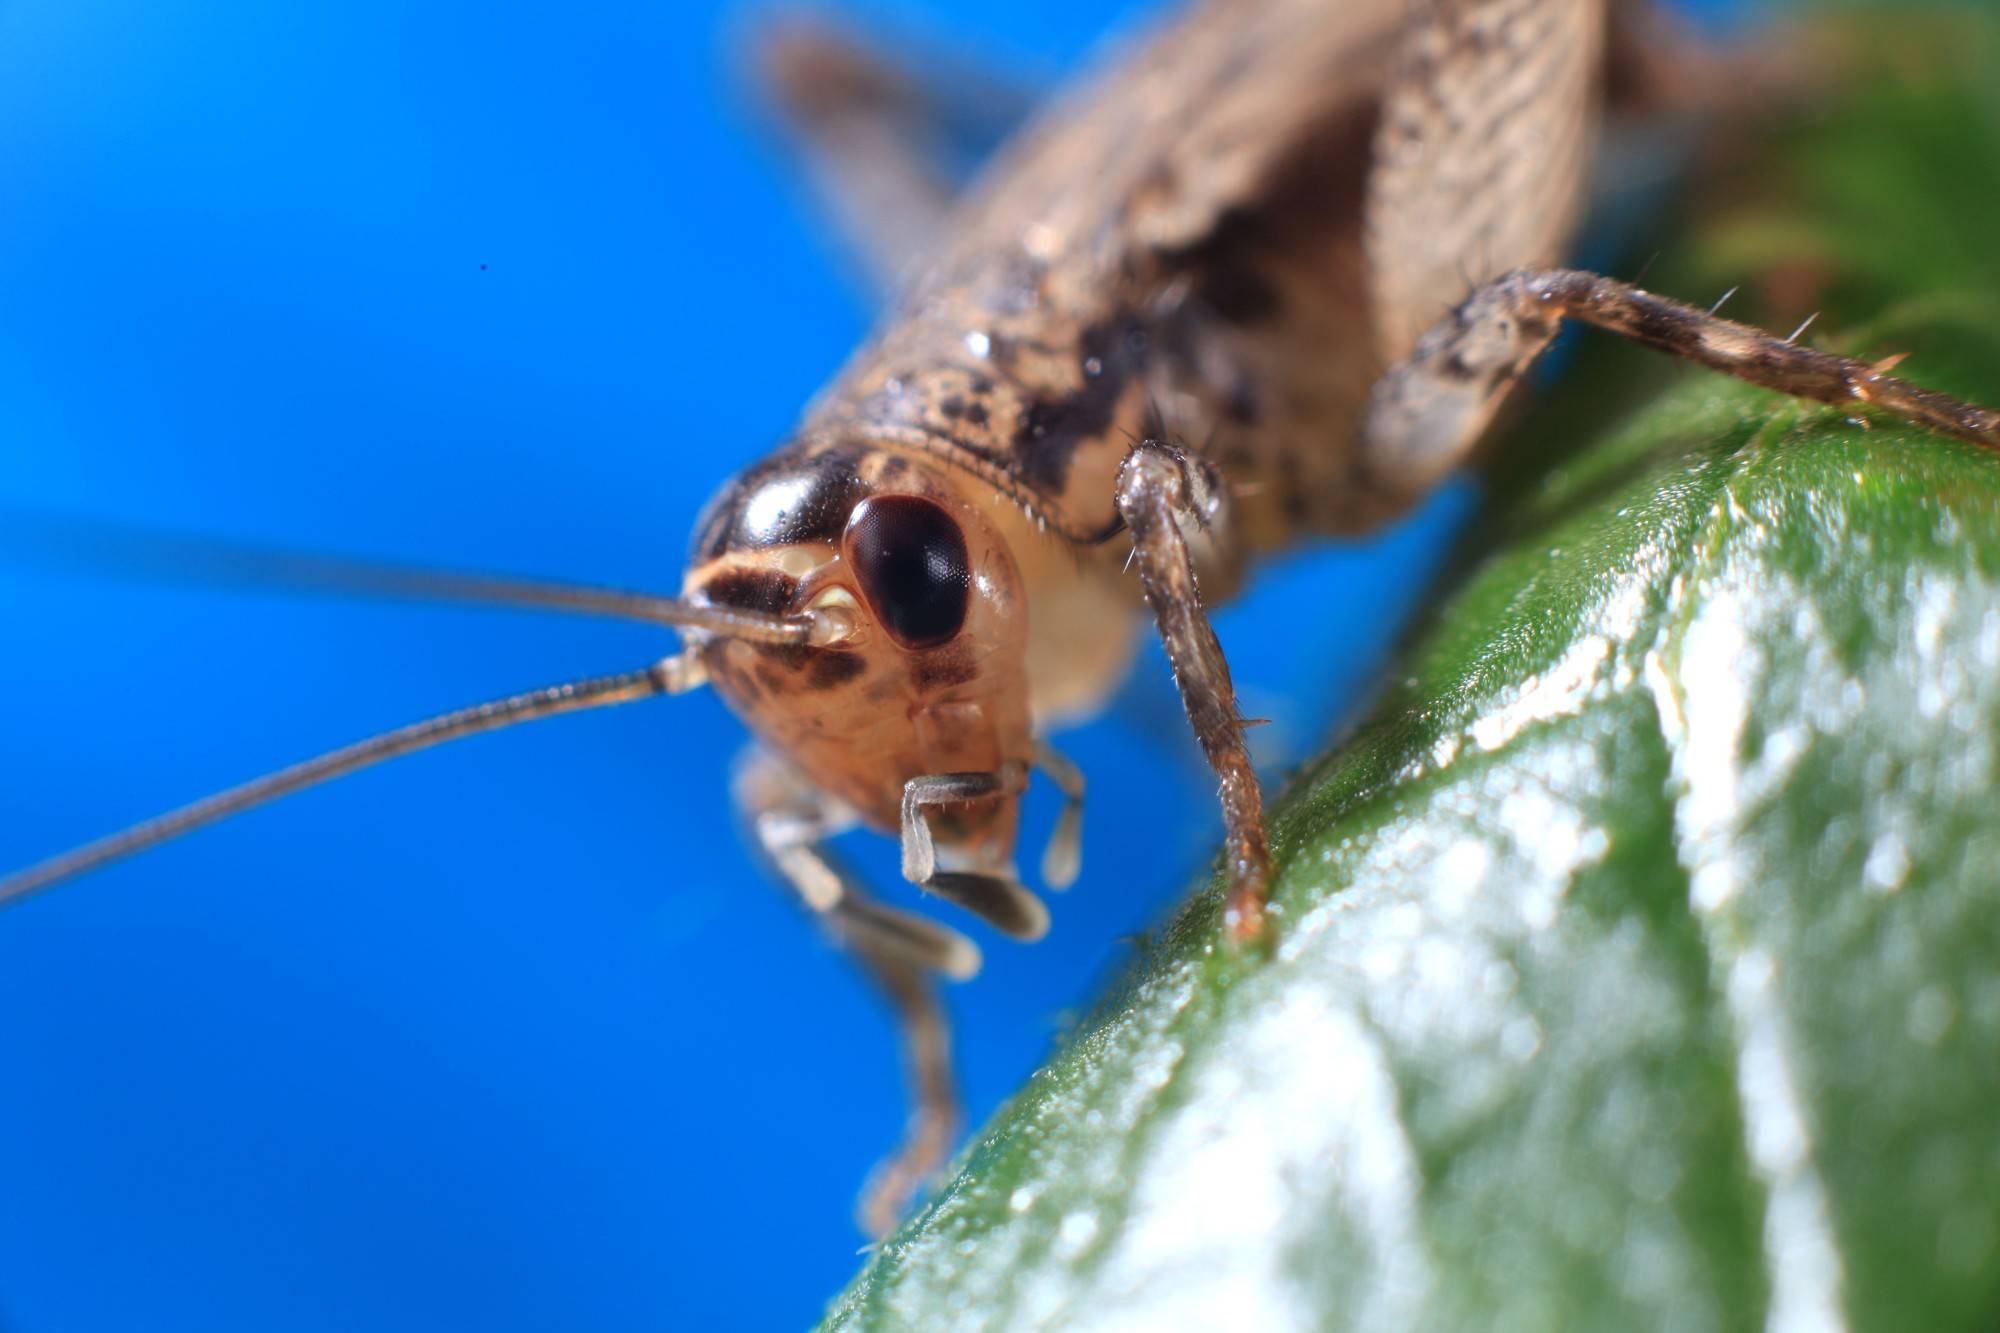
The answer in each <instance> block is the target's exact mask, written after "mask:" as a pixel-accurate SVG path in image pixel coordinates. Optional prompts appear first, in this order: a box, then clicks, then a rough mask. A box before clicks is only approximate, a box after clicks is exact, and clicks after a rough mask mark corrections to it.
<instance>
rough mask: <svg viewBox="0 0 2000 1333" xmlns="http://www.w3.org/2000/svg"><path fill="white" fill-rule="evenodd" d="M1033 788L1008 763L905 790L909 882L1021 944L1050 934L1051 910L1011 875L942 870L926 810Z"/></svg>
mask: <svg viewBox="0 0 2000 1333" xmlns="http://www.w3.org/2000/svg"><path fill="white" fill-rule="evenodd" d="M1027 784H1028V772H1027V768H1026V766H1025V765H1023V764H1020V763H1018V762H1012V761H1010V762H1008V763H1006V764H1003V765H1001V767H1000V769H999V771H997V772H993V773H978V772H973V773H929V774H925V775H923V776H921V777H914V778H911V779H910V780H909V781H908V782H907V783H905V784H904V785H903V819H902V823H903V829H902V845H903V878H905V879H907V880H909V881H910V882H911V883H912V884H916V885H918V886H920V887H921V888H924V889H927V890H929V891H930V892H932V893H935V894H936V895H937V896H938V897H940V898H943V899H944V900H945V901H947V902H950V903H956V904H957V905H958V906H960V907H963V908H965V909H966V910H967V911H970V912H973V913H976V914H977V915H979V916H980V917H982V918H984V919H985V920H986V921H987V922H988V923H990V924H991V925H992V926H993V927H994V928H995V929H997V930H1000V931H1003V932H1004V933H1006V934H1008V935H1011V936H1013V937H1014V938H1015V939H1017V940H1023V941H1033V940H1038V939H1040V938H1041V937H1042V936H1044V935H1046V934H1047V933H1048V930H1049V912H1048V908H1047V907H1045V906H1043V904H1042V901H1041V899H1039V898H1037V897H1035V895H1034V894H1032V893H1030V892H1029V891H1028V890H1027V889H1025V888H1023V887H1022V886H1021V885H1020V884H1017V883H1015V882H1014V879H1013V878H1012V875H1011V873H1010V874H996V873H993V872H992V871H990V870H978V869H975V870H966V869H951V870H940V869H939V868H938V857H937V845H936V843H935V842H934V841H933V840H932V837H931V829H930V823H929V821H928V820H927V819H926V818H925V815H924V811H925V810H926V809H927V808H929V807H931V806H937V805H956V804H959V803H961V802H964V801H981V800H990V799H993V798H995V797H1005V796H1015V795H1018V794H1019V793H1020V792H1021V791H1022V790H1023V789H1024V788H1025V787H1026V786H1027Z"/></svg>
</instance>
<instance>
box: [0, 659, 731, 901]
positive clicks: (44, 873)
mask: <svg viewBox="0 0 2000 1333" xmlns="http://www.w3.org/2000/svg"><path fill="white" fill-rule="evenodd" d="M701 682H702V673H701V668H700V665H699V663H698V662H697V660H696V659H695V658H694V657H693V655H692V654H691V653H684V654H681V655H679V656H676V657H669V658H666V659H665V660H663V661H660V662H656V663H654V664H653V665H652V666H649V667H646V668H645V669H643V670H640V671H626V672H622V673H620V674H618V675H615V676H595V677H591V678H588V679H585V680H573V681H568V682H565V683H564V684H561V685H551V686H548V687H546V688H544V689H539V690H530V691H528V692H527V693H525V694H514V695H509V696H508V697H506V698H504V699H494V700H492V701H490V702H487V703H483V704H474V705H473V706H472V707H470V708H460V709H456V710H454V711H452V712H449V713H441V714H439V715H438V716H436V717H432V718H426V719H425V720H423V721H422V722H413V723H411V724H410V725H408V726H405V727H398V728H397V729H396V730H394V731H385V732H382V733H381V734H380V735H376V736H370V737H369V738H368V739H367V740H364V741H357V742H355V743H354V744H352V745H347V746H343V747H341V748H340V749H338V750H333V751H330V752H328V753H326V754H323V755H320V756H319V757H318V758H315V759H308V760H306V761H305V762H304V763H299V764H293V765H292V766H291V767H289V768H281V769H279V770H278V771H277V772H275V773H267V774H265V775H264V776H263V777H261V778H256V779H253V780H252V781H249V782H246V783H243V784H242V785H241V786H237V787H231V788H229V789H228V790H227V791H221V792H217V793H216V794H215V795H213V796H207V797H203V798H202V799H201V800H199V801H196V802H194V803H193V804H191V805H184V806H182V807H181V808H180V809H178V810H173V811H169V812H168V813H167V814H164V815H160V816H159V817H157V818H154V819H149V820H146V821H145V822H144V823H141V824H134V825H132V826H131V827H130V828H127V829H125V830H123V831H121V832H118V833H114V834H112V835H111V836H110V837H107V838H99V839H98V840H97V841H96V842H92V843H86V844H84V845H83V846H81V847H78V848H76V849H75V850H74V851H68V852H64V853H62V854H61V855H59V856H52V857H50V858H49V859H48V860H46V861H43V862H41V863H40V864H38V865H33V866H30V867H28V868H27V869H26V870H23V871H20V872H19V873H17V874H13V875H9V876H7V877H6V878H4V879H0V907H4V906H6V905H8V904H10V903H14V902H18V901H20V900H21V899H22V898H25V897H27V896H28V895H29V894H31V893H34V892H36V891H37V890H39V889H46V888H48V887H49V886H50V885H52V884H56V883H58V882H60V881H62V880H66V879H71V878H74V877H75V876H77V875H81V874H84V873H86V872H87V871H91V870H95V869H97V868H98V867H99V866H102V865H105V864H107V863H108V862H111V861H116V860H118V859H119V858H121V857H126V856H130V855H132V854H133V853H134V852H142V851H145V850H146V849H147V848H149V847H157V846H158V845H159V844H161V843H163V842H166V841H167V840H168V839H170V838H178V837H179V836H180V835H181V834H183V833H190V832H192V831H194V830H195V829H198V828H202V827H204V826H205V825H208V824H213V823H215V822H216V821H217V820H221V819H227V818H228V817H229V816H231V815H235V814H241V813H242V812H243V811H245V810H248V809H250V808H252V807H253V806H259V805H262V804H264V803H265V802H266V801H275V800H277V799H278V798H279V797H281V796H289V795H291V794H292V793H293V792H296V791H302V790H304V789H305V788H307V787H312V786H317V785H318V784H319V783H322V782H329V781H331V780H332V779H334V778H338V777H344V776H346V775H347V774H349V773H352V772H354V771H355V770H357V769H362V768H367V767H368V766H370V765H371V764H379V763H381V762H383V761H384V760H386V759H395V758H398V757H400V756H402V755H406V754H411V753H413V752H415V751H417V750H422V749H427V748H429V747H430V746H433V745H441V744H443V743H444V742H446V741H455V740H460V739H462V738H464V737H466V736H477V735H479V734H480V733H481V732H487V731H498V730H499V729H500V728H502V727H511V726H513V725H515V724H516V723H519V722H533V721H536V720H538V719H540V718H545V717H555V716H557V715H559V714H562V713H578V712H582V711H583V710H585V709H589V708H606V707H609V706H610V705H612V704H624V703H632V702H635V701H637V700H640V699H648V698H651V697H652V696H654V695H657V694H678V693H680V692H681V691H683V690H688V689H692V688H694V687H695V686H696V685H699V684H701Z"/></svg>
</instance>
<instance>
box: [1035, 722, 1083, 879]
mask: <svg viewBox="0 0 2000 1333" xmlns="http://www.w3.org/2000/svg"><path fill="white" fill-rule="evenodd" d="M1035 767H1036V768H1039V769H1041V770H1042V772H1044V773H1046V774H1048V777H1049V781H1051V782H1053V783H1055V784H1056V790H1057V791H1060V792H1061V793H1062V794H1063V808H1062V814H1060V815H1058V816H1057V817H1056V827H1055V832H1053V833H1051V834H1050V835H1049V845H1048V846H1047V847H1046V848H1044V849H1043V851H1042V883H1044V884H1046V885H1048V886H1049V887H1050V888H1052V889H1066V888H1068V887H1069V886H1070V885H1072V884H1074V883H1076V877H1077V875H1078V874H1079V873H1081V871H1082V870H1083V770H1082V769H1080V768H1078V767H1077V766H1076V765H1075V764H1073V763H1071V762H1070V761H1069V760H1068V759H1067V758H1066V757H1064V756H1063V754H1062V753H1061V752H1060V751H1058V750H1056V749H1055V747H1053V746H1051V745H1050V744H1049V743H1048V742H1047V741H1042V740H1038V741H1036V742H1035Z"/></svg>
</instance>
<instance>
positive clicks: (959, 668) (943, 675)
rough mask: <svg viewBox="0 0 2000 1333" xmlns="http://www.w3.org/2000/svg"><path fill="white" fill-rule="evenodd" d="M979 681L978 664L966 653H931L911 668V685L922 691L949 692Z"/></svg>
mask: <svg viewBox="0 0 2000 1333" xmlns="http://www.w3.org/2000/svg"><path fill="white" fill-rule="evenodd" d="M978 679H979V666H978V664H977V663H975V662H974V661H973V660H972V658H971V657H970V656H969V655H967V654H964V653H931V654H929V655H927V656H925V657H922V658H919V659H918V660H917V661H916V662H915V663H914V664H913V665H912V666H911V667H910V683H911V684H913V685H915V686H916V687H917V688H918V689H920V690H948V689H951V688H953V687H955V686H959V685H970V684H971V683H972V682H973V681H975V680H978Z"/></svg>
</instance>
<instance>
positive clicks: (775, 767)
mask: <svg viewBox="0 0 2000 1333" xmlns="http://www.w3.org/2000/svg"><path fill="white" fill-rule="evenodd" d="M735 789H736V790H735V795H736V801H737V805H738V808H739V809H740V810H742V811H743V813H744V815H745V817H746V818H747V819H748V821H749V823H750V828H751V831H752V833H753V835H754V837H755V839H756V843H757V847H758V849H759V850H760V851H762V852H763V854H764V855H765V857H766V858H767V859H768V860H769V862H770V865H771V868H772V869H773V870H774V871H775V872H776V874H777V875H778V877H779V878H780V879H781V880H782V881H783V882H784V883H785V885H786V886H787V887H789V888H790V889H791V890H792V891H793V892H794V893H796V894H797V895H798V897H799V900H800V901H801V902H803V903H805V905H806V906H808V907H810V908H811V909H812V910H813V912H814V913H815V914H816V915H818V917H819V918H820V919H821V920H822V921H823V922H825V923H826V926H827V928H828V929H829V930H830V931H831V932H832V933H833V935H834V937H835V938H836V939H838V940H839V941H840V942H841V943H842V944H843V945H845V946H846V947H847V948H848V949H849V950H850V951H851V952H852V953H853V955H854V956H855V958H856V959H857V960H858V961H859V962H860V963H861V966H862V970H863V971H864V972H866V973H867V975H868V977H869V978H870V979H871V980H872V981H873V982H874V983H875V985H876V986H877V987H878V988H879V989H880V990H881V992H882V994H883V995H884V997H886V998H887V999H888V1001H889V1004H890V1007H891V1008H892V1010H893V1011H894V1013H895V1015H896V1023H897V1028H898V1031H899V1033H900V1036H901V1039H902V1047H903V1064H904V1071H905V1076H906V1078H907V1079H908V1082H909V1088H910V1118H909V1122H908V1124H907V1125H906V1126H905V1128H904V1131H903V1137H902V1140H901V1141H900V1142H899V1143H898V1144H897V1145H896V1148H895V1150H894V1151H893V1152H891V1153H890V1154H889V1156H887V1157H885V1158H884V1159H883V1160H882V1162H881V1163H880V1164H879V1165H878V1166H877V1167H876V1168H875V1170H874V1171H873V1172H872V1173H871V1174H870V1175H869V1178H868V1183H867V1184H866V1185H865V1186H864V1187H863V1188H862V1192H861V1197H860V1198H859V1199H858V1200H857V1201H856V1204H855V1218H856V1220H857V1221H858V1222H859V1223H860V1225H861V1227H862V1229H863V1230H864V1231H866V1232H867V1233H868V1234H869V1235H871V1236H881V1235H885V1234H887V1233H888V1231H889V1230H890V1229H891V1228H893V1227H894V1226H895V1224H896V1221H897V1219H898V1218H899V1217H901V1216H902V1213H903V1209H904V1208H905V1207H906V1206H907V1205H908V1204H909V1201H910V1199H911V1196H913V1195H914V1194H915V1193H916V1192H917V1190H918V1189H920V1188H921V1187H922V1186H923V1185H924V1183H925V1182H926V1181H928V1180H929V1179H930V1178H931V1176H932V1175H934V1174H935V1173H936V1171H937V1169H938V1168H939V1167H940V1166H942V1165H943V1164H944V1159H945V1155H946V1154H947V1153H948V1152H950V1151H951V1145H952V1142H953V1140H954V1139H955V1138H956V1137H957V1134H958V1120H959V1100H958V1086H957V1080H956V1079H955V1078H954V1076H953V1073H952V1064H951V1027H950V1023H949V1021H948V1019H947V1018H946V1015H945V1012H944V1007H943V1005H942V1004H941V1003H940V1002H939V1000H938V994H937V986H936V981H935V978H936V977H937V976H940V975H942V976H946V977H950V978H951V979H953V980H964V979H966V978H968V977H970V976H972V975H973V974H974V973H976V972H978V970H979V964H980V957H979V949H978V947H977V946H976V945H974V944H973V943H972V941H970V940H968V939H966V938H965V937H964V936H962V935H960V934H959V933H958V932H957V931H954V930H950V929H948V928H946V927H944V926H940V925H937V924H936V923H934V922H931V921H927V920H925V919H924V918H922V917H919V916H915V915H912V914H911V913H908V912H901V911H898V910H896V909H895V908H893V907H888V906H885V905H883V904H882V903H879V902H876V901H875V900H874V899H873V898H872V897H870V896H869V895H868V894H867V893H866V892H864V891H863V890H862V888H861V886H860V884H859V882H858V881H857V880H856V879H855V877H854V876H853V875H852V874H851V873H850V872H849V871H848V870H847V869H846V868H845V867H844V866H842V865H841V863H840V862H839V860H838V859H837V858H836V857H835V856H834V855H833V854H832V852H830V851H829V850H828V849H827V848H826V847H825V846H824V842H825V840H826V839H827V838H829V837H831V836H833V835H834V834H835V833H838V832H840V831H841V830H842V829H844V828H846V827H848V826H850V825H851V824H852V823H853V822H854V821H853V817H852V815H851V814H849V813H848V812H847V811H845V810H844V809H842V808H841V807H839V806H838V805H837V804H835V803H833V802H831V801H829V800H828V799H827V798H826V797H824V796H823V795H822V794H820V793H819V792H818V791H816V790H814V789H813V788H812V787H810V786H808V785H807V784H806V783H804V782H803V781H801V780H800V779H799V778H798V777H797V776H796V775H794V774H793V773H792V772H791V771H790V770H789V769H787V768H785V767H784V766H783V765H782V764H780V763H778V762H777V761H776V760H774V759H772V758H771V757H770V756H768V755H766V754H764V753H763V752H761V751H753V752H752V753H751V755H750V756H749V757H748V759H747V761H746V762H745V763H744V764H743V765H742V766H741V767H740V768H739V770H738V772H737V779H736V784H735Z"/></svg>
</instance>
